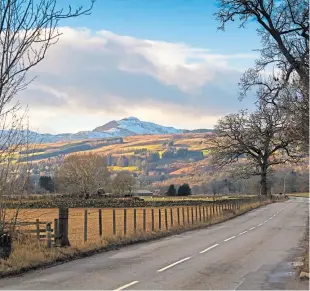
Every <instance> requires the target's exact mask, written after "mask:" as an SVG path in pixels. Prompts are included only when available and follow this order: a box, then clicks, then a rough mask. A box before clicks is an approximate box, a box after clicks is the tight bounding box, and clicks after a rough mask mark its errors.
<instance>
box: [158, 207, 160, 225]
mask: <svg viewBox="0 0 310 291" xmlns="http://www.w3.org/2000/svg"><path fill="white" fill-rule="evenodd" d="M158 228H159V230H161V209H160V208H159V209H158Z"/></svg>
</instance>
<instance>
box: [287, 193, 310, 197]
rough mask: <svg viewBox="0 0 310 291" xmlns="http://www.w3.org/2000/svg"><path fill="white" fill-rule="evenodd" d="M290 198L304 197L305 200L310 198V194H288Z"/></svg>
mask: <svg viewBox="0 0 310 291" xmlns="http://www.w3.org/2000/svg"><path fill="white" fill-rule="evenodd" d="M287 195H288V196H292V197H304V198H310V193H290V194H287Z"/></svg>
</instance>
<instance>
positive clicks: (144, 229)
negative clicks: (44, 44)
mask: <svg viewBox="0 0 310 291" xmlns="http://www.w3.org/2000/svg"><path fill="white" fill-rule="evenodd" d="M143 231H146V209H145V208H144V209H143Z"/></svg>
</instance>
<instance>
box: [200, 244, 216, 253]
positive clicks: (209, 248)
mask: <svg viewBox="0 0 310 291" xmlns="http://www.w3.org/2000/svg"><path fill="white" fill-rule="evenodd" d="M218 245H219V244H215V245H213V246H211V247H208V248H207V249H205V250H203V251H201V252H200V253H201V254H203V253H205V252H207V251H209V250H211V249H213V248H215V247H217V246H218Z"/></svg>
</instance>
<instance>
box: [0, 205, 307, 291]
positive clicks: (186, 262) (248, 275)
mask: <svg viewBox="0 0 310 291" xmlns="http://www.w3.org/2000/svg"><path fill="white" fill-rule="evenodd" d="M308 201H309V200H307V199H291V200H289V201H287V202H279V203H273V204H270V205H267V206H264V207H261V208H259V209H256V210H253V211H251V212H249V213H247V214H244V215H242V216H239V217H236V218H234V219H231V220H229V221H226V222H223V223H221V224H218V225H214V226H212V227H208V228H206V229H202V230H196V231H189V232H186V233H183V234H180V235H174V236H171V237H168V238H164V239H160V240H156V241H152V242H148V243H142V244H137V245H132V246H128V247H124V248H121V249H120V250H117V251H110V252H106V253H102V254H99V255H95V256H92V257H89V258H85V259H80V260H76V261H72V262H69V263H66V264H63V265H59V266H55V267H51V268H48V269H45V270H39V271H34V272H30V273H28V274H25V275H23V276H20V277H14V278H8V279H2V280H0V289H14V290H17V289H31V290H35V289H41V290H53V289H54V290H55V289H58V290H59V289H62V290H64V289H74V290H81V289H83V290H85V289H89V290H90V289H91V290H94V289H101V290H156V289H157V290H163V289H166V290H175V289H179V290H180V289H181V290H187V289H188V290H193V289H196V290H197V289H200V290H202V289H213V290H214V289H217V290H225V289H229V290H236V289H243V290H244V289H246V290H249V289H256V290H257V289H261V290H266V289H269V290H270V289H307V285H302V283H300V282H298V280H296V279H295V278H294V273H293V268H292V264H291V263H292V261H294V259H295V258H296V256H297V255H298V254H299V252H300V249H299V243H300V241H301V240H302V238H303V235H304V231H305V225H306V218H307V216H308Z"/></svg>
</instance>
